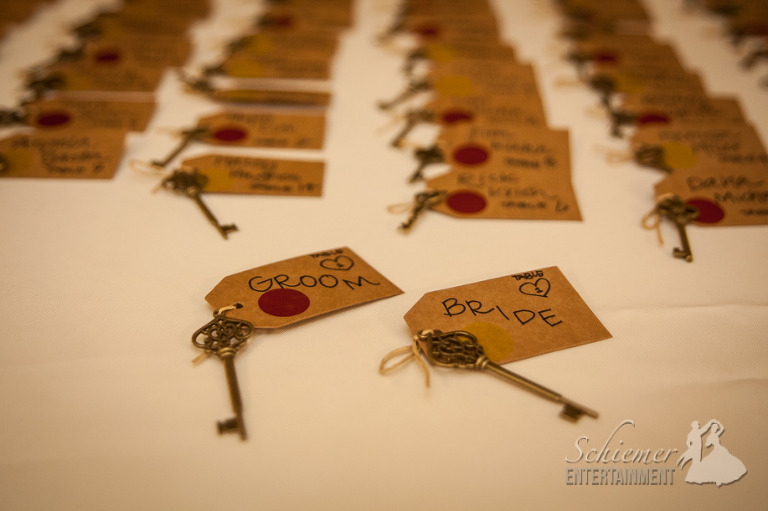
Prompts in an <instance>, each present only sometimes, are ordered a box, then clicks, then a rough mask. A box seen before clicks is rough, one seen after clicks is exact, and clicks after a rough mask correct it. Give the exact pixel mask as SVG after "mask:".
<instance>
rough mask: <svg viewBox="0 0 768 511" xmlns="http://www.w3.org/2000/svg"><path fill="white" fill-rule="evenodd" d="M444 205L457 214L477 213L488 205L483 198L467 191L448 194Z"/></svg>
mask: <svg viewBox="0 0 768 511" xmlns="http://www.w3.org/2000/svg"><path fill="white" fill-rule="evenodd" d="M445 203H446V204H447V205H448V207H449V208H451V209H452V210H454V211H456V212H457V213H479V212H480V211H482V210H484V209H485V207H486V206H487V205H488V203H487V202H486V200H485V197H483V196H482V195H480V194H479V193H477V192H472V191H469V190H459V191H456V192H452V193H450V194H449V195H448V198H446V199H445Z"/></svg>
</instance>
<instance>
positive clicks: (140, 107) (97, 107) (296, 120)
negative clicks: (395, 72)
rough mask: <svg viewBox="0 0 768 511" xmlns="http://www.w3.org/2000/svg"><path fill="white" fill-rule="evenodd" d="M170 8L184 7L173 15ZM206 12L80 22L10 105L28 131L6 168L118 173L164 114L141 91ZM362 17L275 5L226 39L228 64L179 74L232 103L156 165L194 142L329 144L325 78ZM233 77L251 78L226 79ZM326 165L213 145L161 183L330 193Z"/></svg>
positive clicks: (144, 5) (129, 13)
mask: <svg viewBox="0 0 768 511" xmlns="http://www.w3.org/2000/svg"><path fill="white" fill-rule="evenodd" d="M171 11H173V12H183V13H185V15H184V16H181V17H179V16H170V15H169V13H170V12H171ZM207 12H208V3H207V0H200V1H199V2H198V3H195V4H189V3H186V2H185V3H184V6H183V8H181V6H180V5H178V3H177V2H172V3H171V4H168V3H164V4H163V5H162V7H159V6H157V5H156V4H155V3H151V2H146V1H143V0H142V1H137V2H131V3H130V4H128V5H127V6H126V7H123V8H121V9H120V10H118V11H111V12H100V13H98V14H97V15H96V16H95V17H94V18H93V19H91V20H89V21H88V22H86V23H83V24H81V25H79V26H78V27H77V28H76V29H75V30H74V31H75V33H76V34H78V36H79V40H80V43H79V44H78V46H77V47H75V48H72V49H66V50H62V51H61V52H60V53H59V55H58V56H57V57H56V58H55V59H54V61H53V62H52V63H51V64H50V65H46V66H41V67H38V68H35V69H34V70H32V71H31V72H30V77H29V80H28V83H27V87H28V89H29V90H28V92H29V94H30V97H28V98H25V99H24V100H23V101H22V102H21V106H20V107H19V108H17V109H10V110H7V111H6V112H4V115H3V120H7V122H6V123H5V124H8V125H10V124H18V125H22V126H24V128H22V129H16V130H14V132H13V133H12V134H11V136H9V137H6V138H4V139H2V140H0V176H3V177H66V178H111V177H112V176H114V173H115V171H116V170H117V168H118V166H119V164H120V160H121V158H122V147H123V142H124V138H125V134H126V132H127V131H143V130H144V129H145V128H146V125H147V123H148V122H149V119H150V117H151V116H152V114H153V111H154V100H153V99H145V100H142V99H138V100H137V96H136V93H137V92H139V93H143V94H144V95H143V96H138V97H139V98H151V97H152V96H153V91H154V90H155V88H156V86H157V84H158V81H159V79H160V78H161V76H162V74H163V72H164V71H165V70H166V69H167V68H168V67H171V66H181V65H183V64H184V61H185V60H186V59H187V56H188V54H189V52H190V49H191V44H190V41H189V38H188V35H187V28H188V27H189V26H190V25H191V23H192V22H193V21H194V20H195V19H197V18H200V17H203V16H204V15H205V14H206V13H207ZM351 20H352V9H351V0H334V1H333V2H325V3H324V4H323V5H322V6H318V5H316V4H314V3H312V2H307V1H306V0H291V1H290V2H279V3H272V2H267V3H266V5H265V6H264V8H263V9H262V10H261V11H260V12H259V14H258V16H257V18H256V19H255V21H254V22H253V24H252V27H251V28H250V29H249V30H248V31H247V32H246V33H241V34H238V36H237V37H233V38H232V40H231V41H230V42H229V44H227V46H226V51H225V52H224V55H223V56H222V58H221V60H220V62H218V63H216V64H213V65H208V66H206V67H205V68H204V69H203V70H201V71H200V73H199V76H198V77H190V75H189V74H187V73H181V74H180V75H181V76H180V79H181V80H182V81H183V83H184V85H185V86H186V89H187V91H189V92H190V93H199V94H204V95H205V96H206V97H208V98H209V99H210V100H212V101H214V102H217V103H224V104H226V105H227V106H226V108H225V109H224V110H222V111H221V112H220V113H214V114H211V115H205V116H201V117H200V118H199V119H198V121H197V123H196V125H195V126H193V127H192V128H188V129H184V130H181V133H180V136H181V144H180V146H179V147H178V148H177V149H176V150H174V151H172V152H171V154H170V155H169V156H168V157H166V158H165V159H164V160H155V161H153V162H152V163H151V166H152V168H154V169H156V170H159V171H165V168H166V167H167V166H168V165H170V164H171V163H172V162H173V160H174V159H175V157H176V156H178V155H179V154H180V153H181V152H182V150H183V149H184V148H185V147H186V146H187V145H188V144H189V143H190V142H202V143H205V144H209V145H216V146H231V147H241V148H288V149H299V150H304V149H321V148H322V147H323V141H324V137H325V122H326V121H325V117H326V115H325V114H326V108H327V106H328V105H329V103H330V93H329V92H328V89H329V88H330V87H329V84H328V83H327V81H323V80H327V79H329V78H330V77H331V68H332V66H331V63H332V57H333V55H334V53H335V51H336V48H337V46H338V38H339V35H340V32H341V31H342V30H343V29H345V28H346V27H348V26H349V24H350V22H351ZM319 68H322V69H323V71H322V72H320V71H318V69H319ZM222 77H223V78H235V79H251V82H248V83H246V86H241V87H230V88H222V87H217V83H216V80H217V79H221V78H222ZM253 79H265V80H267V81H266V82H265V81H256V80H253ZM272 79H279V80H280V83H279V85H278V86H275V85H274V83H273V82H270V81H268V80H272ZM246 81H247V80H246ZM307 84H310V85H309V86H308V85H307ZM312 87H314V89H313V88H312ZM105 93H107V94H105ZM129 93H131V94H129ZM97 96H98V99H94V98H95V97H97ZM104 97H106V98H108V99H103V98H104ZM324 168H325V165H324V163H323V162H322V161H318V160H312V161H307V160H288V159H270V158H251V157H247V156H238V157H231V156H224V155H217V154H211V155H207V156H204V157H199V158H194V159H190V160H185V161H183V162H182V163H181V166H180V168H178V169H176V170H174V171H172V172H170V173H169V174H168V175H165V179H163V181H162V183H161V185H162V186H164V187H165V188H169V189H173V190H175V191H179V192H181V193H183V194H184V195H187V196H193V197H197V198H198V199H199V194H200V193H201V192H213V193H246V194H277V195H296V196H319V195H321V193H322V181H323V174H324ZM179 173H183V174H185V175H184V176H179V175H177V174H179ZM204 209H205V210H207V208H204ZM208 213H210V212H207V213H206V215H207V216H209V219H211V218H212V217H211V216H210V215H208ZM216 224H217V222H216ZM217 226H218V225H217ZM219 227H220V226H219ZM219 230H220V232H222V234H225V233H224V232H223V231H222V230H221V229H219ZM225 237H226V236H225Z"/></svg>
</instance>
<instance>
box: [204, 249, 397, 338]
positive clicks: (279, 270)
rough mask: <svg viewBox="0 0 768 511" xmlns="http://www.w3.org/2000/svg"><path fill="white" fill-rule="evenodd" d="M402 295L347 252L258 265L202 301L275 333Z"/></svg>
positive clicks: (225, 281) (228, 279)
mask: <svg viewBox="0 0 768 511" xmlns="http://www.w3.org/2000/svg"><path fill="white" fill-rule="evenodd" d="M401 293H402V291H401V290H400V289H399V288H398V287H397V286H395V285H394V284H392V283H391V282H390V281H388V280H387V279H386V278H385V277H384V276H383V275H381V274H380V273H379V272H377V271H376V270H375V269H373V267H371V266H370V265H369V264H368V263H366V262H365V261H364V260H363V259H361V258H360V256H358V255H357V254H355V253H354V252H353V251H352V250H351V249H349V248H347V247H342V248H336V249H332V250H326V251H322V252H317V253H314V254H308V255H304V256H299V257H294V258H292V259H286V260H284V261H280V262H276V263H272V264H268V265H265V266H259V267H257V268H253V269H251V270H247V271H244V272H240V273H236V274H234V275H230V276H228V277H225V278H224V279H223V280H222V281H221V282H219V284H217V285H216V287H215V288H213V290H212V291H211V292H210V293H208V295H207V296H206V297H205V299H206V301H207V302H208V303H209V304H211V306H212V307H214V308H215V309H219V308H221V307H226V306H230V305H234V304H236V303H240V304H242V308H239V309H235V310H232V311H229V312H227V316H229V317H234V318H237V319H243V320H246V321H250V322H251V323H253V325H254V326H255V327H256V328H279V327H283V326H287V325H290V324H293V323H296V322H299V321H303V320H306V319H309V318H314V317H316V316H320V315H322V314H327V313H329V312H333V311H337V310H340V309H345V308H347V307H352V306H354V305H360V304H363V303H367V302H371V301H374V300H380V299H382V298H389V297H392V296H395V295H399V294H401Z"/></svg>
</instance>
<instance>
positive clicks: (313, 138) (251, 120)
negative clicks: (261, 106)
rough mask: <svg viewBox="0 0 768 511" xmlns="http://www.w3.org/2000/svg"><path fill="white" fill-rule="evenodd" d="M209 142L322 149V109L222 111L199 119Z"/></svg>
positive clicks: (323, 129) (199, 123) (323, 121)
mask: <svg viewBox="0 0 768 511" xmlns="http://www.w3.org/2000/svg"><path fill="white" fill-rule="evenodd" d="M197 126H198V127H199V128H205V129H206V130H207V136H206V137H205V138H204V139H203V140H204V142H206V143H209V144H218V145H238V146H247V147H274V148H286V149H322V148H323V139H324V137H325V111H324V110H321V111H318V112H312V113H301V112H290V111H286V110H280V111H266V110H265V111H255V112H247V111H240V112H222V113H219V114H214V115H211V116H208V117H203V118H201V119H200V120H199V121H198V124H197Z"/></svg>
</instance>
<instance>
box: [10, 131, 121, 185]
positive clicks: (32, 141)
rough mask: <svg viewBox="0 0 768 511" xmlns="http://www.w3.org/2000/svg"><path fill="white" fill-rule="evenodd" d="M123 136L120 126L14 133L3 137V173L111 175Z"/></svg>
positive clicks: (95, 176) (69, 176) (72, 176)
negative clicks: (113, 128)
mask: <svg viewBox="0 0 768 511" xmlns="http://www.w3.org/2000/svg"><path fill="white" fill-rule="evenodd" d="M124 139H125V132H123V131H117V130H98V131H94V130H88V131H86V130H83V131H78V132H76V133H69V132H66V131H65V132H61V131H58V132H43V131H34V132H32V133H26V134H17V135H13V136H11V137H8V138H6V139H3V140H0V177H52V178H72V179H111V178H112V177H113V176H114V174H115V172H116V171H117V166H118V164H119V163H120V159H121V158H122V154H123V147H124V146H123V143H124Z"/></svg>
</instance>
